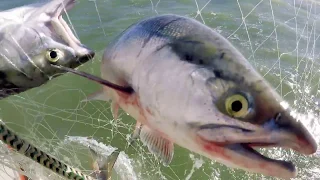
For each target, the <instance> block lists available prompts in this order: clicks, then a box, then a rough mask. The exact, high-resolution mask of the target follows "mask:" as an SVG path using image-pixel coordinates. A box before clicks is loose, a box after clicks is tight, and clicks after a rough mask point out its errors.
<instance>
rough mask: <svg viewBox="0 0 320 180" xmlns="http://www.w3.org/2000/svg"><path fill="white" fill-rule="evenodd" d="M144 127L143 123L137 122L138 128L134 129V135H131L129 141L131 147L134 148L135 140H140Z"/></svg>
mask: <svg viewBox="0 0 320 180" xmlns="http://www.w3.org/2000/svg"><path fill="white" fill-rule="evenodd" d="M142 126H143V125H142V124H141V123H139V122H137V124H136V128H135V129H134V131H133V133H132V134H131V137H130V140H129V146H132V145H133V144H134V142H135V140H136V139H138V138H139V136H140V132H141V128H142Z"/></svg>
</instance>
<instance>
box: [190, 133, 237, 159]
mask: <svg viewBox="0 0 320 180" xmlns="http://www.w3.org/2000/svg"><path fill="white" fill-rule="evenodd" d="M196 141H197V142H198V143H199V144H200V145H201V146H202V148H203V149H204V150H205V151H206V152H208V153H209V154H214V156H217V155H218V156H221V157H223V158H224V159H228V160H229V159H231V157H230V156H229V155H226V153H225V150H224V148H223V146H222V145H219V144H217V143H214V142H209V141H206V140H204V139H202V138H201V137H197V138H196Z"/></svg>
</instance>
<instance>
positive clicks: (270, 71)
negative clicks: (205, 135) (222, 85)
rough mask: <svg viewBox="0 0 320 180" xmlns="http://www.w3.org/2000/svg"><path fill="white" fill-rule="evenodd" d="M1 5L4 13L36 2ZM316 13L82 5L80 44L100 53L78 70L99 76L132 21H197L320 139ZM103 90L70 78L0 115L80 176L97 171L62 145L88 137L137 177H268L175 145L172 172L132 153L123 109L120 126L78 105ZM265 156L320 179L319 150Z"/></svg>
mask: <svg viewBox="0 0 320 180" xmlns="http://www.w3.org/2000/svg"><path fill="white" fill-rule="evenodd" d="M2 1H3V2H1V3H0V9H1V10H2V9H8V8H12V7H16V6H21V5H24V4H26V3H32V2H37V1H35V0H29V1H25V0H10V1H7V0H2ZM319 7H320V6H319V3H318V2H316V1H312V0H305V1H303V0H295V1H294V0H264V1H251V0H242V1H241V2H237V1H234V0H212V1H207V0H204V1H202V0H196V1H193V0H159V1H158V0H153V1H152V0H151V1H150V0H131V1H124V0H104V1H102V0H96V1H89V0H80V2H79V3H78V4H77V5H76V7H75V8H74V9H72V10H71V11H70V12H69V17H70V20H71V22H72V24H73V26H74V28H75V30H76V32H77V35H78V36H79V37H80V39H81V41H82V42H83V43H85V44H86V45H88V46H89V47H91V48H93V49H94V50H95V51H96V52H97V54H96V57H95V59H94V60H93V61H92V62H89V63H87V64H85V65H84V66H82V67H81V68H80V70H83V71H86V72H89V73H92V74H95V75H100V68H99V66H100V62H101V55H102V53H103V50H104V48H105V47H106V45H107V44H108V43H109V42H110V41H111V40H112V39H114V38H115V37H116V36H117V35H118V34H119V33H120V32H122V31H123V30H124V29H126V28H127V27H128V26H129V25H131V24H132V23H134V22H136V21H138V20H140V19H141V18H146V17H150V16H153V15H156V14H164V13H174V14H179V15H185V16H189V17H195V18H196V19H197V20H199V21H201V22H203V23H205V24H206V25H208V26H210V27H212V28H213V29H215V30H217V31H218V32H220V33H221V34H222V35H223V36H225V37H227V38H228V39H229V40H230V41H231V42H232V43H233V44H234V45H235V46H236V47H237V48H238V49H239V50H240V51H241V52H242V53H243V54H244V55H245V57H247V58H248V60H249V61H250V62H251V63H252V65H254V67H256V68H257V69H258V70H259V72H260V73H261V74H263V75H265V77H266V78H267V80H268V81H269V82H270V83H271V84H272V85H273V86H274V87H276V88H277V91H278V92H279V93H280V94H281V95H282V96H284V97H285V99H286V100H287V101H288V102H289V103H290V104H291V105H292V106H293V107H295V108H296V109H297V110H299V111H300V112H301V113H303V114H306V115H308V117H307V118H303V119H302V121H303V122H304V123H305V124H307V126H308V127H309V129H310V130H311V131H312V132H313V134H314V135H315V136H316V139H317V141H318V142H319V140H320V131H319V130H318V131H316V130H317V129H319V120H318V119H319V118H318V115H319V104H318V103H319V95H318V94H319V77H320V76H319V52H318V51H319V49H320V43H319V41H318V38H319V35H320V32H319V31H320V30H319V28H318V26H319V25H318V22H319V17H320V13H319V12H320V10H319ZM197 12H198V13H197ZM98 88H99V86H98V85H97V84H96V83H93V82H89V81H88V80H86V79H84V78H81V77H77V76H75V75H71V74H68V75H64V76H62V77H59V78H56V79H54V80H52V81H50V82H49V83H48V84H46V85H43V86H42V87H40V88H36V89H33V90H30V91H28V92H25V93H22V94H20V95H17V96H15V97H10V98H7V99H4V100H2V101H0V117H1V119H3V121H5V122H6V123H7V124H8V126H9V127H11V128H13V129H14V130H15V131H17V132H19V133H20V134H21V135H23V136H24V137H26V138H27V139H28V140H30V141H31V142H33V143H34V144H36V145H38V146H40V147H42V148H43V149H44V150H45V151H46V152H50V153H51V154H54V155H55V156H57V157H61V158H62V160H64V161H66V162H68V163H69V164H71V165H73V166H75V167H79V168H80V169H85V170H89V169H90V166H89V162H90V158H89V155H88V154H87V152H86V151H85V150H83V149H81V148H79V147H78V146H76V145H74V146H72V145H68V146H67V145H66V144H65V143H63V142H64V140H65V138H66V136H80V137H90V138H93V139H95V140H97V141H98V142H100V143H103V144H105V145H107V146H108V145H110V146H113V147H119V148H123V149H125V153H126V154H127V155H128V157H129V158H130V161H131V166H132V167H133V169H134V172H135V174H136V175H137V177H135V178H137V179H152V180H153V179H160V178H163V179H170V180H171V179H172V180H176V179H190V180H197V179H262V178H266V177H262V176H260V175H256V174H250V173H246V172H244V171H242V170H235V169H230V168H228V167H226V166H224V165H222V164H219V163H215V162H214V161H210V160H208V159H206V158H204V157H201V156H199V155H197V154H193V153H190V152H189V151H188V150H186V149H183V148H181V147H178V146H175V154H174V159H173V162H172V163H171V165H170V166H169V167H164V166H162V165H161V164H159V163H158V161H157V160H156V158H154V157H153V156H152V155H151V154H150V153H149V152H148V150H147V148H146V147H144V146H142V145H141V143H138V144H137V145H136V146H135V147H130V148H126V147H127V141H126V139H127V138H128V135H129V134H130V133H131V132H132V130H133V128H134V125H135V120H133V119H132V118H131V117H129V116H128V115H126V114H125V113H124V112H123V111H121V115H120V118H121V120H118V121H114V120H113V118H112V116H111V113H110V104H109V103H105V102H90V103H80V101H81V100H83V99H84V98H85V96H86V95H88V94H90V93H92V92H95V91H96V90H98ZM265 153H266V154H268V156H270V157H273V158H279V159H286V160H291V161H293V162H294V163H295V164H296V165H297V166H298V168H299V176H298V178H297V179H306V178H308V179H320V169H319V167H320V157H319V156H320V153H317V154H316V155H314V156H310V157H306V156H301V155H298V154H295V153H294V152H291V151H283V150H278V149H272V150H269V151H266V152H265ZM131 166H130V167H131ZM117 172H121V171H117ZM127 178H128V179H130V177H127ZM131 179H134V178H133V177H132V178H131ZM266 179H271V178H269V177H268V178H266Z"/></svg>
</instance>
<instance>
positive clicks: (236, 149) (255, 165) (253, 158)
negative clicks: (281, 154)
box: [197, 137, 297, 179]
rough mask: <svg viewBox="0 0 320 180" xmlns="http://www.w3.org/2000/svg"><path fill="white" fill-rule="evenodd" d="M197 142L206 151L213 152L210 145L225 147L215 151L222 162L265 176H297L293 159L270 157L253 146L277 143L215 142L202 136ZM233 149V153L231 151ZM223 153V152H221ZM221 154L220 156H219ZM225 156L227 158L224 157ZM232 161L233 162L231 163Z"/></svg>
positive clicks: (268, 145)
mask: <svg viewBox="0 0 320 180" xmlns="http://www.w3.org/2000/svg"><path fill="white" fill-rule="evenodd" d="M197 142H198V143H199V144H201V146H202V147H203V148H204V149H203V150H204V151H206V153H208V154H211V153H212V152H211V149H210V148H208V145H210V146H211V145H212V146H213V147H220V148H222V149H224V150H223V151H221V150H218V151H216V152H213V153H217V152H218V153H219V154H215V155H214V156H218V157H217V158H218V159H221V158H222V159H223V160H222V162H226V161H227V162H226V163H227V164H229V165H230V166H231V167H235V168H240V169H243V170H246V171H249V172H252V173H259V174H263V175H265V176H273V177H278V178H284V179H289V178H294V177H296V176H297V169H296V166H295V165H294V164H293V163H292V162H291V161H286V160H277V159H272V158H269V157H267V156H265V155H263V154H261V153H260V152H258V151H256V150H255V149H254V148H253V146H255V145H257V146H259V147H270V146H277V144H272V143H270V144H269V143H257V144H251V143H227V144H222V143H215V142H212V141H207V140H205V139H203V138H201V137H198V138H197ZM230 151H231V153H230ZM220 153H221V154H220ZM219 156H220V157H219ZM224 157H225V158H224ZM230 163H231V164H230Z"/></svg>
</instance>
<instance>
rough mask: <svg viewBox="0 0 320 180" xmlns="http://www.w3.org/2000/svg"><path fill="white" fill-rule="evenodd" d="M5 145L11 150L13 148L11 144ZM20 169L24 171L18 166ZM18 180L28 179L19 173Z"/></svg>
mask: <svg viewBox="0 0 320 180" xmlns="http://www.w3.org/2000/svg"><path fill="white" fill-rule="evenodd" d="M7 147H8V149H10V150H12V151H13V148H12V147H11V146H9V145H7ZM20 170H21V171H24V169H22V168H21V167H20ZM19 180H29V178H28V177H27V176H25V175H23V174H20V173H19Z"/></svg>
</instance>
